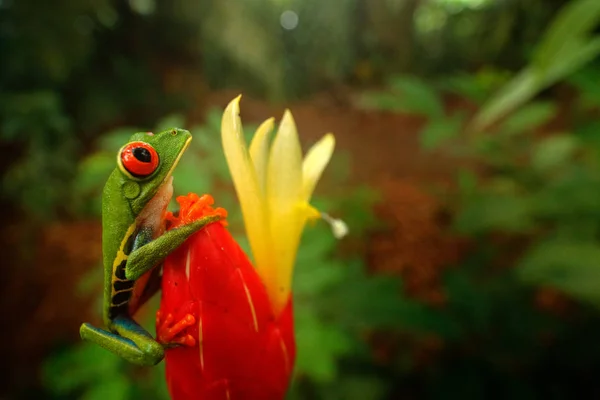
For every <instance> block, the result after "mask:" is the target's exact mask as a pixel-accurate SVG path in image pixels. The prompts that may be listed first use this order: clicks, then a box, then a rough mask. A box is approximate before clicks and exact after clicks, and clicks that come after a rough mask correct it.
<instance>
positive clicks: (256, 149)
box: [250, 118, 274, 195]
mask: <svg viewBox="0 0 600 400" xmlns="http://www.w3.org/2000/svg"><path fill="white" fill-rule="evenodd" d="M273 126H274V118H269V119H268V120H266V121H265V122H263V123H262V124H261V125H260V126H259V127H258V129H257V130H256V133H255V134H254V137H253V138H252V142H251V143H250V158H251V159H252V163H253V164H254V170H255V171H256V179H257V180H258V186H259V187H260V190H261V193H263V195H264V194H265V185H266V181H267V160H268V156H269V134H270V133H271V131H272V130H273Z"/></svg>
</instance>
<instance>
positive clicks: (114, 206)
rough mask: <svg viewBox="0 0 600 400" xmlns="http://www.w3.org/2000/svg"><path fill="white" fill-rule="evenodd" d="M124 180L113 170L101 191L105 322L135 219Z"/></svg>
mask: <svg viewBox="0 0 600 400" xmlns="http://www.w3.org/2000/svg"><path fill="white" fill-rule="evenodd" d="M123 183H124V180H123V178H122V175H121V173H120V172H119V171H117V170H115V171H113V172H112V174H111V175H110V177H109V178H108V180H107V182H106V185H105V186H104V191H103V193H102V258H103V265H104V319H105V322H108V319H109V312H110V307H111V302H112V289H113V283H114V274H115V269H116V267H118V266H120V264H123V267H124V263H125V262H126V261H127V255H129V252H130V251H131V246H132V240H128V239H130V238H132V237H133V233H134V232H132V230H135V218H133V215H132V211H131V207H130V205H129V203H128V202H127V200H126V199H125V198H124V196H123V191H122V185H123Z"/></svg>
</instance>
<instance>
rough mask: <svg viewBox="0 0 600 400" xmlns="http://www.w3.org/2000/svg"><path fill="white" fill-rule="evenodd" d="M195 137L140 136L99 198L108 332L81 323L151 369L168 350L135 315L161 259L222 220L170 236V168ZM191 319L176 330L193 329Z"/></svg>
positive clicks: (86, 334)
mask: <svg viewBox="0 0 600 400" xmlns="http://www.w3.org/2000/svg"><path fill="white" fill-rule="evenodd" d="M191 140H192V135H191V134H190V132H188V131H186V130H182V129H172V130H169V131H165V132H161V133H158V134H156V135H154V134H152V133H150V132H148V133H144V132H142V133H136V134H134V135H133V136H132V137H131V139H130V141H129V142H128V143H127V144H125V145H124V146H123V147H122V148H121V149H120V150H119V152H118V155H117V167H116V168H115V170H114V171H113V172H112V174H111V175H110V177H109V178H108V181H107V182H106V185H105V186H104V191H103V197H102V252H103V264H104V311H103V316H104V324H105V329H106V330H104V329H99V328H96V327H94V326H92V325H90V324H88V323H84V324H83V325H81V329H80V334H81V338H82V339H83V340H88V341H91V342H94V343H96V344H98V345H100V346H102V347H103V348H105V349H107V350H109V351H111V352H113V353H114V354H116V355H118V356H120V357H123V358H124V359H126V360H128V361H129V362H132V363H134V364H138V365H143V366H151V365H156V364H158V363H159V362H160V361H161V360H162V359H163V358H164V348H165V347H167V346H170V345H176V344H177V341H174V342H173V343H159V342H158V341H156V340H155V339H154V338H153V337H152V335H150V334H149V333H148V332H147V331H146V330H145V329H143V328H142V327H141V326H140V325H138V324H137V323H136V322H135V321H134V319H133V315H134V314H135V312H136V311H137V310H138V309H139V307H140V306H141V305H142V304H144V303H145V302H146V301H147V300H148V299H149V298H150V297H152V295H154V294H155V293H156V291H157V290H158V289H159V288H160V278H161V271H160V270H161V268H160V264H161V263H162V261H163V260H164V259H165V258H166V257H167V255H169V254H170V253H171V252H173V251H174V250H175V249H177V248H178V247H179V246H180V245H181V244H183V243H184V242H185V240H186V239H187V238H189V237H190V236H191V235H192V234H194V233H195V232H197V231H198V230H200V229H202V228H203V227H204V226H206V225H208V224H210V223H212V222H215V221H218V220H220V219H222V218H223V217H222V216H220V215H209V216H206V217H204V218H201V219H199V220H196V221H194V222H191V223H189V224H186V225H183V226H181V227H178V228H176V229H172V230H169V231H165V226H164V224H165V223H164V215H165V213H166V208H167V206H168V204H169V202H170V201H171V197H172V195H173V178H172V176H171V174H172V172H173V170H174V169H175V167H176V166H177V163H178V162H179V159H180V158H181V156H182V154H183V153H184V151H185V150H186V148H187V147H188V145H189V143H190V141H191ZM193 323H194V321H193V320H191V318H189V317H187V318H185V319H184V320H182V321H177V322H175V324H174V326H175V327H176V329H178V330H179V329H182V328H184V327H185V326H189V325H191V324H193Z"/></svg>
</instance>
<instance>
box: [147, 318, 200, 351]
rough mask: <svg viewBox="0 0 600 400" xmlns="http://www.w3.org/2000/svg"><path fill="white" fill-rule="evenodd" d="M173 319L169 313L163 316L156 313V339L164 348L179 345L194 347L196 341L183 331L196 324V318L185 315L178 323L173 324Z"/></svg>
mask: <svg viewBox="0 0 600 400" xmlns="http://www.w3.org/2000/svg"><path fill="white" fill-rule="evenodd" d="M174 320H175V318H174V317H173V314H171V313H169V314H167V315H163V313H162V312H161V311H160V310H159V311H157V312H156V339H157V341H158V342H159V343H161V344H162V345H163V346H165V347H173V346H174V345H175V346H176V345H181V346H187V347H193V346H195V345H196V339H194V337H193V336H192V335H190V334H185V333H183V331H184V330H185V329H186V328H188V327H190V326H192V325H194V324H195V323H196V318H195V317H194V316H193V315H192V314H186V315H185V316H184V317H183V318H181V319H180V320H179V321H177V322H175V323H173V321H174Z"/></svg>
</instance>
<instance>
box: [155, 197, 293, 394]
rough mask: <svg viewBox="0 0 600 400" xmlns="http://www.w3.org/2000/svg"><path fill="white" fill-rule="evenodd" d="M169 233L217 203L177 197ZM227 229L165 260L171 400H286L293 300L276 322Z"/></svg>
mask: <svg viewBox="0 0 600 400" xmlns="http://www.w3.org/2000/svg"><path fill="white" fill-rule="evenodd" d="M177 201H178V202H179V204H180V207H181V209H180V212H179V215H178V216H177V217H174V216H173V215H170V216H169V217H168V219H169V220H170V221H171V226H170V228H169V229H172V228H175V227H177V226H179V225H181V224H184V223H187V222H189V221H191V220H193V219H197V218H201V217H203V216H205V215H207V214H214V213H221V214H223V213H225V210H223V209H219V208H217V209H213V208H212V207H211V206H212V204H213V199H212V197H210V196H208V195H205V196H202V197H200V198H199V197H198V196H197V195H195V194H190V195H188V196H187V197H179V198H177ZM224 225H225V224H222V223H213V224H211V225H209V226H207V227H206V228H204V229H202V230H201V231H200V232H198V233H196V234H195V235H194V236H192V237H191V238H190V239H188V240H187V241H186V243H184V245H182V246H181V247H180V248H179V249H178V250H177V251H176V252H174V253H172V254H171V255H170V256H169V257H168V258H167V259H166V261H165V263H164V268H163V280H162V299H161V306H160V311H159V312H158V314H157V336H158V338H159V340H161V341H163V342H173V341H178V342H179V343H181V344H182V346H180V347H175V348H171V349H167V351H166V355H165V362H166V375H167V385H168V387H169V392H170V393H171V397H172V398H173V400H191V399H202V400H212V399H215V400H216V399H223V400H225V399H232V400H237V399H247V400H252V399H255V400H261V399H265V400H268V399H273V400H281V399H283V398H284V397H285V393H286V391H287V388H288V385H289V381H290V377H291V371H292V368H293V365H294V359H295V342H294V329H293V313H292V301H291V298H290V299H289V300H288V303H287V306H286V307H285V309H284V310H283V312H281V313H280V314H279V315H278V316H277V317H276V316H275V314H274V312H273V307H272V306H271V303H270V301H269V298H268V296H267V292H266V290H265V286H264V284H263V283H262V281H261V279H260V278H259V276H258V274H257V272H256V270H255V268H254V267H253V266H252V264H251V263H250V261H249V260H248V257H247V256H246V254H245V253H244V251H243V250H242V249H241V248H240V246H239V245H238V244H237V243H236V242H235V240H234V239H233V238H232V236H231V234H230V233H229V231H228V230H227V229H226V227H225V226H224Z"/></svg>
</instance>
